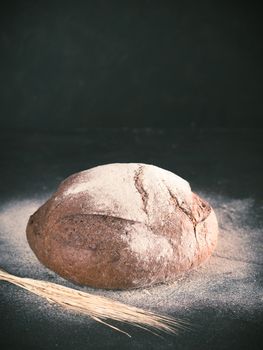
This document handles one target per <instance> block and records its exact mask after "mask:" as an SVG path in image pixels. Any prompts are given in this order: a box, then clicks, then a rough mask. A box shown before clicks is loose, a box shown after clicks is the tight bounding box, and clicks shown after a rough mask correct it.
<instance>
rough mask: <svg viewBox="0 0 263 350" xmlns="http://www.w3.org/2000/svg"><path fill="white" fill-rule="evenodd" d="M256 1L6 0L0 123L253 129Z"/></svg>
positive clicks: (262, 110) (258, 73)
mask: <svg viewBox="0 0 263 350" xmlns="http://www.w3.org/2000/svg"><path fill="white" fill-rule="evenodd" d="M261 13H262V11H261V7H260V2H254V1H252V2H249V3H246V2H240V1H228V2H226V1H225V2H224V1H161V2H160V1H143V0H140V1H137V0H133V1H67V0H65V1H48V0H47V1H38V0H34V1H28V0H24V1H10V2H8V3H7V2H6V4H1V13H0V28H1V32H0V33H1V35H0V48H1V66H0V67H1V68H0V70H1V79H0V116H1V124H2V127H5V128H8V129H12V128H19V129H20V128H23V129H28V128H30V129H31V130H32V129H42V130H43V129H45V130H47V129H51V128H52V129H63V130H65V129H66V130H67V129H74V130H75V129H83V128H89V127H92V126H98V127H103V126H106V127H109V126H111V127H112V126H154V127H162V126H166V125H167V126H171V125H173V126H175V127H221V128H229V127H231V128H233V127H242V128H246V127H249V128H251V127H256V128H257V127H259V126H260V124H261V119H262V114H263V98H262V80H263V65H262V61H263V50H262V49H263V40H262V32H263V31H262V16H261Z"/></svg>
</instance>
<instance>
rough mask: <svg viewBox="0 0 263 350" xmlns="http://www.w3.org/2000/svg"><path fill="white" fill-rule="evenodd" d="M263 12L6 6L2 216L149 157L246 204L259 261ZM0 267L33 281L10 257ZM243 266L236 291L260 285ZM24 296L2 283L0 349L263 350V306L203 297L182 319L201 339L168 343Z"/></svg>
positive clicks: (1, 19) (0, 91)
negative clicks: (87, 175) (74, 177)
mask: <svg viewBox="0 0 263 350" xmlns="http://www.w3.org/2000/svg"><path fill="white" fill-rule="evenodd" d="M261 14H262V11H261V6H260V3H259V2H249V3H242V2H240V1H239V2H237V1H236V2H233V1H228V2H223V1H142V0H141V1H135V0H134V1H123V2H122V1H66V0H65V1H48V0H47V1H39V0H35V1H33V0H32V1H28V0H24V1H9V2H8V3H7V2H6V3H5V4H4V3H1V10H0V63H1V64H0V125H1V127H0V203H1V208H2V205H3V208H4V207H5V206H6V205H9V204H10V203H11V204H12V203H15V202H18V203H20V202H21V203H23V199H24V198H26V199H27V198H39V197H41V196H45V195H47V194H48V193H50V192H52V191H54V190H55V189H56V187H57V185H58V184H59V182H60V181H61V180H62V179H64V178H65V177H66V176H68V175H70V174H72V173H73V172H77V171H80V170H83V169H87V168H89V167H92V166H95V165H98V164H104V163H110V162H145V163H150V164H155V165H158V166H160V167H163V168H165V169H168V170H171V171H173V172H175V173H177V174H178V175H180V176H182V177H184V178H185V179H187V180H188V181H189V182H190V183H191V185H192V188H193V189H195V190H197V191H198V190H201V191H204V192H205V193H208V194H209V193H211V194H215V195H217V196H222V203H219V204H220V205H222V206H223V205H225V203H224V202H223V201H224V200H223V199H224V198H231V199H233V200H236V199H237V200H243V199H247V198H248V199H249V200H251V201H252V202H253V207H252V209H251V210H253V215H251V216H250V219H249V222H248V223H246V224H249V225H250V227H251V232H252V233H251V238H250V239H249V240H248V242H246V237H243V239H244V242H246V243H247V244H252V246H257V250H256V251H255V255H256V254H258V253H257V252H259V251H260V240H259V239H258V238H257V237H258V236H255V235H253V232H254V231H255V230H256V231H257V232H259V230H260V228H262V208H263V204H262V193H263V188H262V139H263V133H262V129H261V131H260V130H259V129H260V128H261V124H262V123H261V119H262V116H263V98H262V80H263V65H262V62H263V41H262V18H261V17H262V15H261ZM94 127H96V128H95V129H94ZM120 127H121V128H120ZM134 127H136V128H134ZM141 127H147V128H146V129H141ZM237 209H238V208H237ZM1 210H2V209H1ZM15 220H16V218H15V217H14V222H15ZM0 235H1V232H0ZM1 239H2V236H0V244H1V243H2V244H3V241H1ZM249 242H250V243H249ZM0 248H1V249H4V248H3V245H1V247H0ZM244 250H245V248H244ZM2 251H3V250H2ZM10 254H15V252H10ZM0 259H1V266H2V267H4V268H7V269H8V270H10V272H14V273H18V274H19V275H21V276H22V275H28V272H27V271H26V270H23V269H24V267H23V266H22V265H21V266H20V265H19V266H16V265H15V264H14V263H13V262H12V256H11V255H10V256H8V254H7V252H4V254H2V256H1V255H0ZM257 259H258V260H260V261H261V259H262V256H260V255H259V254H258V256H257ZM251 266H253V271H254V272H255V274H254V273H253V274H251V275H250V276H249V277H248V279H247V280H244V290H246V288H248V290H249V288H250V289H253V286H257V288H262V281H263V278H262V265H260V264H254V265H251ZM19 269H20V270H19ZM18 270H19V271H18ZM32 277H35V278H37V277H41V276H35V275H34V276H32ZM42 277H43V278H44V277H45V278H46V279H48V278H49V274H48V273H47V275H46V276H42ZM232 282H233V283H232ZM237 282H238V281H234V279H233V280H231V278H230V279H229V281H228V282H227V283H226V285H221V286H215V293H216V292H218V293H219V294H220V293H221V292H222V290H223V291H225V292H226V293H227V291H228V288H229V293H233V294H234V293H235V286H236V283H237ZM240 283H241V282H240ZM239 285H240V284H239ZM242 288H243V286H242ZM23 293H24V292H22V291H20V290H18V289H16V287H14V286H11V285H9V284H7V283H2V282H1V283H0V315H1V317H0V329H1V336H0V347H1V349H3V350H6V349H8V350H9V349H17V350H18V349H19V350H21V349H25V350H28V349H36V348H37V349H43V350H46V349H48V350H53V349H63V350H66V349H67V350H71V349H118V348H120V349H121V348H123V349H151V350H152V349H158V350H159V349H178V350H179V349H180V350H183V349H185V350H186V349H196V350H198V349H200V350H201V349H202V350H210V349H220V350H221V349H231V350H234V349H238V350H240V349H262V348H263V338H262V334H263V329H262V318H263V316H262V312H261V311H260V309H258V310H256V311H255V310H254V311H253V312H252V311H251V310H250V309H249V308H248V309H247V310H243V311H242V310H241V309H240V308H239V309H238V305H237V308H235V305H234V306H233V305H227V304H226V305H225V306H224V307H223V308H222V307H215V308H212V307H209V306H208V304H209V300H206V301H204V303H203V304H202V305H198V307H197V308H196V309H189V310H187V312H186V313H185V314H182V315H180V314H179V316H185V317H187V319H188V320H189V321H190V322H192V323H193V324H195V325H198V327H197V329H196V330H195V331H193V332H191V333H187V334H182V335H180V336H178V337H170V338H168V339H166V340H164V341H163V340H160V339H158V338H156V337H153V336H152V335H149V334H146V333H144V332H141V331H140V330H136V329H133V328H131V329H130V331H131V333H132V334H133V338H132V339H131V340H130V339H128V338H126V337H124V336H122V335H121V334H118V333H114V332H112V331H111V330H109V329H107V328H103V327H101V326H100V325H98V324H96V323H92V324H91V325H90V326H89V327H87V324H86V321H85V319H84V320H82V321H81V320H80V317H79V316H76V317H75V318H74V320H73V319H72V320H70V319H66V318H65V317H64V312H63V311H62V310H60V311H59V315H60V316H59V317H58V318H52V317H50V316H49V315H50V313H49V312H47V314H45V312H41V309H38V308H40V305H42V304H41V302H40V301H39V299H34V298H32V305H31V304H27V303H25V302H24V299H23V298H24V295H25V294H23ZM197 297H199V296H197ZM201 297H202V295H201V296H200V298H201ZM249 298H252V297H251V295H247V299H249ZM30 300H31V299H30ZM30 303H31V301H30ZM250 303H251V305H254V304H255V305H258V304H259V300H255V301H254V300H250ZM175 316H178V313H177V311H176V312H175ZM128 328H129V327H128ZM126 330H127V328H126Z"/></svg>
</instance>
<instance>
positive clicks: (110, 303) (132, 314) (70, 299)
mask: <svg viewBox="0 0 263 350" xmlns="http://www.w3.org/2000/svg"><path fill="white" fill-rule="evenodd" d="M0 280H3V281H7V282H10V283H12V284H15V285H17V286H19V287H21V288H24V289H26V290H28V291H29V292H32V293H34V294H36V295H38V296H40V297H42V298H45V299H46V300H48V301H49V302H51V303H56V304H58V305H60V306H62V307H64V308H66V309H68V310H71V311H74V312H79V313H83V314H86V315H88V316H89V317H91V318H92V319H94V320H95V321H97V322H100V323H102V324H105V325H107V326H109V327H111V328H112V329H114V330H117V331H119V332H122V333H124V334H126V335H127V336H129V337H131V336H130V334H129V333H127V332H125V331H123V330H121V329H119V328H117V327H115V326H113V325H111V324H109V323H108V322H106V321H105V320H108V319H109V320H114V321H120V322H124V323H127V324H131V325H134V326H137V327H140V328H143V329H146V330H148V331H151V332H152V333H154V332H153V330H155V331H162V332H166V333H177V332H178V330H179V329H182V328H187V324H186V323H185V322H182V321H179V320H175V319H174V318H172V317H169V316H165V315H159V314H157V313H154V312H151V311H147V310H143V309H141V308H137V307H134V306H130V305H126V304H123V303H121V302H119V301H116V300H113V299H110V298H107V297H103V296H98V295H93V294H89V293H85V292H82V291H79V290H76V289H72V288H68V287H64V286H62V285H59V284H55V283H52V282H47V281H41V280H35V279H31V278H25V277H17V276H15V275H11V274H10V273H8V272H6V271H4V270H2V269H0ZM154 334H156V333H154ZM156 335H157V334H156Z"/></svg>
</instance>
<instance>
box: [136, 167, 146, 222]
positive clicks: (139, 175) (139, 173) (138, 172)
mask: <svg viewBox="0 0 263 350" xmlns="http://www.w3.org/2000/svg"><path fill="white" fill-rule="evenodd" d="M142 179H143V166H142V165H140V166H139V168H138V169H137V170H136V171H135V175H134V185H135V187H136V190H137V191H138V192H139V193H140V196H141V199H142V204H143V205H142V210H143V211H144V212H145V214H146V215H147V218H148V221H149V214H148V210H147V204H148V198H149V195H148V193H147V191H146V190H145V188H144V187H143V183H142Z"/></svg>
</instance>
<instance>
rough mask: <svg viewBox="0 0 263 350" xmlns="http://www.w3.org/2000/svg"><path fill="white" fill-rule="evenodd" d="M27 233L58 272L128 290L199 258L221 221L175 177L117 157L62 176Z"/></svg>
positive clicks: (211, 242)
mask: <svg viewBox="0 0 263 350" xmlns="http://www.w3.org/2000/svg"><path fill="white" fill-rule="evenodd" d="M26 232H27V239H28V242H29V245H30V247H31V248H32V250H33V251H34V253H35V254H36V256H37V258H38V259H39V260H40V261H41V262H42V263H43V264H44V265H45V266H47V267H48V268H50V269H51V270H53V271H55V272H56V273H58V274H59V275H61V276H62V277H64V278H66V279H69V280H71V281H73V282H75V283H77V284H81V285H89V286H93V287H99V288H106V289H127V288H137V287H145V286H150V285H153V284H155V283H161V282H162V283H163V282H168V281H173V280H175V279H176V277H177V276H178V275H179V274H181V273H182V272H184V271H186V270H189V269H190V268H192V267H194V266H197V265H198V264H200V263H201V262H203V261H204V260H205V259H207V258H208V257H209V256H210V255H211V253H212V251H213V249H214V248H215V245H216V241H217V233H218V226H217V220H216V216H215V214H214V211H213V209H212V208H211V207H210V206H209V204H208V203H207V202H205V201H204V200H203V199H201V198H200V197H198V196H197V195H196V194H194V193H193V192H192V191H191V188H190V186H189V184H188V182H187V181H185V180H183V179H182V178H180V177H179V176H177V175H175V174H174V173H172V172H170V171H167V170H164V169H161V168H159V167H157V166H154V165H147V164H141V163H114V164H106V165H100V166H96V167H94V168H92V169H89V170H85V171H81V172H79V173H76V174H73V175H71V176H70V177H68V178H67V179H66V180H64V181H63V182H62V183H61V184H60V186H59V188H58V190H57V192H55V193H54V194H53V195H52V197H51V198H50V199H49V200H48V201H47V202H46V203H45V204H44V205H42V206H41V207H40V208H39V209H38V210H37V211H36V212H35V213H34V214H33V215H32V216H31V217H30V219H29V222H28V225H27V231H26Z"/></svg>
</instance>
